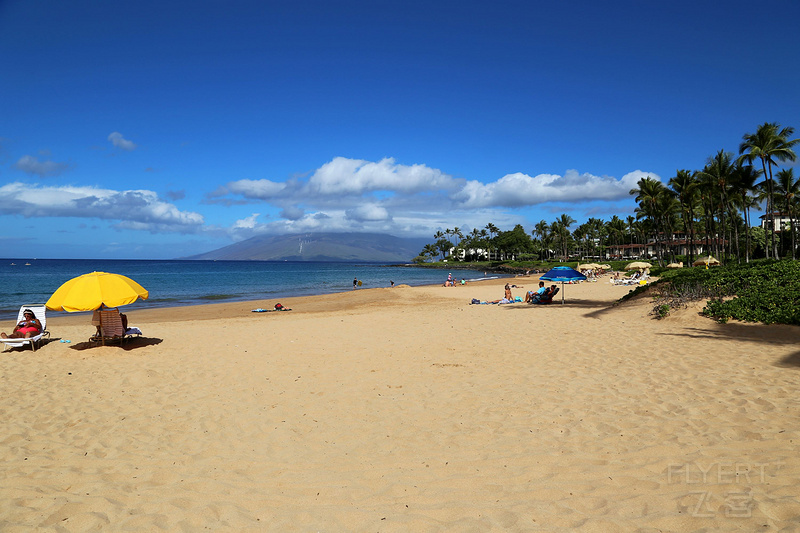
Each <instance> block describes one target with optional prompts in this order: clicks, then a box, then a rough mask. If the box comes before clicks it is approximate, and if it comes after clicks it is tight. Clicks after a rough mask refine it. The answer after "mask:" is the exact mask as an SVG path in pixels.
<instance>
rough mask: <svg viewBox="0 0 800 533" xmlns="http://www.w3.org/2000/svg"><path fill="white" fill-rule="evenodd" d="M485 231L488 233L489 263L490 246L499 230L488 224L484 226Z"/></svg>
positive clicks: (490, 256)
mask: <svg viewBox="0 0 800 533" xmlns="http://www.w3.org/2000/svg"><path fill="white" fill-rule="evenodd" d="M486 231H488V232H489V247H488V248H489V261H491V260H492V248H491V247H492V245H493V241H494V236H495V235H496V234H498V233H499V232H500V228H498V227H497V226H495V225H494V224H492V223H491V222H489V223H488V224H486Z"/></svg>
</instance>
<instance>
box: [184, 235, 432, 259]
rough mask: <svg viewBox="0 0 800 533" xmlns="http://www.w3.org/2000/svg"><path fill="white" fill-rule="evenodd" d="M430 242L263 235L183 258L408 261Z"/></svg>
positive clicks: (372, 237) (377, 237) (376, 237)
mask: <svg viewBox="0 0 800 533" xmlns="http://www.w3.org/2000/svg"><path fill="white" fill-rule="evenodd" d="M429 241H430V239H424V238H403V237H394V236H393V235H386V234H380V233H302V234H294V235H259V236H256V237H251V238H249V239H247V240H244V241H241V242H237V243H235V244H231V245H229V246H225V247H223V248H218V249H217V250H212V251H210V252H206V253H203V254H198V255H193V256H191V257H184V258H183V259H199V260H223V261H355V262H382V263H391V262H403V263H404V262H408V261H411V260H412V259H413V258H415V257H416V256H417V255H419V252H420V251H421V250H422V247H423V246H425V244H427V243H428V242H429Z"/></svg>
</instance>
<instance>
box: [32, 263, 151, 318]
mask: <svg viewBox="0 0 800 533" xmlns="http://www.w3.org/2000/svg"><path fill="white" fill-rule="evenodd" d="M148 296H149V293H148V292H147V290H145V288H144V287H142V286H141V285H139V284H138V283H136V282H135V281H133V280H132V279H131V278H128V277H126V276H123V275H121V274H110V273H108V272H91V273H89V274H84V275H82V276H78V277H77V278H72V279H71V280H69V281H67V282H66V283H64V284H63V285H62V286H61V287H59V288H58V290H56V292H54V293H53V295H52V296H51V297H50V299H49V300H47V303H46V304H45V305H46V306H47V308H48V309H52V310H54V311H60V310H62V309H63V310H64V311H67V312H69V313H74V312H78V311H93V310H95V309H98V308H99V307H100V306H101V305H105V306H106V307H119V306H120V305H127V304H130V303H133V302H135V301H136V300H138V299H139V298H141V299H143V300H146V299H147V297H148Z"/></svg>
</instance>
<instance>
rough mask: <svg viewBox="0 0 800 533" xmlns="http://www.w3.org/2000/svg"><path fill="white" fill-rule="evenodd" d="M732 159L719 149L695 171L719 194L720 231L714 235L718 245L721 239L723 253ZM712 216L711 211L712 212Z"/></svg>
mask: <svg viewBox="0 0 800 533" xmlns="http://www.w3.org/2000/svg"><path fill="white" fill-rule="evenodd" d="M733 169H734V166H733V160H732V159H731V154H730V153H728V152H726V151H725V150H720V151H719V152H717V153H716V155H714V156H712V157H709V158H708V162H707V163H706V166H705V167H703V170H701V171H700V172H698V173H697V177H698V178H699V179H700V180H701V181H702V182H704V183H705V184H706V185H707V186H708V187H710V188H711V189H712V190H713V189H714V188H716V192H717V193H718V194H719V197H718V199H719V216H720V217H719V220H720V224H719V227H720V232H721V234H718V235H716V237H717V243H718V246H719V241H720V238H723V240H722V243H721V244H722V253H723V254H724V253H725V241H724V236H725V228H726V226H725V214H726V213H727V212H730V205H729V203H728V189H730V181H731V179H732V176H733ZM712 216H713V213H712Z"/></svg>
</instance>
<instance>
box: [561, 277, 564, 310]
mask: <svg viewBox="0 0 800 533" xmlns="http://www.w3.org/2000/svg"><path fill="white" fill-rule="evenodd" d="M561 305H564V282H563V281H562V282H561Z"/></svg>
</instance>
